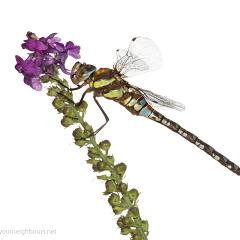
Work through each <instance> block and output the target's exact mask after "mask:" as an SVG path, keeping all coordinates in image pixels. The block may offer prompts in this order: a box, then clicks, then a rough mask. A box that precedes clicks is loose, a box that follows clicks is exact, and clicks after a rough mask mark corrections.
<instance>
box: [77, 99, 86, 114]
mask: <svg viewBox="0 0 240 240" xmlns="http://www.w3.org/2000/svg"><path fill="white" fill-rule="evenodd" d="M87 107H88V104H87V102H86V101H82V102H81V104H80V105H79V106H77V110H78V111H79V112H86V110H87Z"/></svg>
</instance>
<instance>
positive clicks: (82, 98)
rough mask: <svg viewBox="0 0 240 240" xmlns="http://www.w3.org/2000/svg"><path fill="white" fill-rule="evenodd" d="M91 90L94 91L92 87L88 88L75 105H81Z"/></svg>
mask: <svg viewBox="0 0 240 240" xmlns="http://www.w3.org/2000/svg"><path fill="white" fill-rule="evenodd" d="M91 91H92V89H91V88H88V89H87V90H85V91H84V93H83V95H82V97H81V99H80V101H79V102H78V103H76V105H75V106H76V107H79V106H80V105H81V103H82V101H83V100H84V98H85V96H86V94H87V93H89V92H91Z"/></svg>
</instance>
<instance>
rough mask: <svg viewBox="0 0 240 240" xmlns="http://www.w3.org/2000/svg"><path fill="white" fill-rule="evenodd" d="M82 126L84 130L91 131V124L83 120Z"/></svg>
mask: <svg viewBox="0 0 240 240" xmlns="http://www.w3.org/2000/svg"><path fill="white" fill-rule="evenodd" d="M82 125H83V127H84V129H85V130H87V131H89V132H92V131H93V128H92V126H91V125H89V124H88V123H87V122H84V123H83V124H82Z"/></svg>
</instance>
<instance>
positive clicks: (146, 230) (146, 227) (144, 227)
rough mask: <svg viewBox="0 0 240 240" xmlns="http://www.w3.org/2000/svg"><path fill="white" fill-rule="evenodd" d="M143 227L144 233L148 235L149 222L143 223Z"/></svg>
mask: <svg viewBox="0 0 240 240" xmlns="http://www.w3.org/2000/svg"><path fill="white" fill-rule="evenodd" d="M141 226H142V229H143V231H144V232H147V233H148V230H149V224H148V221H142V222H141Z"/></svg>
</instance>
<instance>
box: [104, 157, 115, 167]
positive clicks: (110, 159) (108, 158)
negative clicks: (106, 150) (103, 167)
mask: <svg viewBox="0 0 240 240" xmlns="http://www.w3.org/2000/svg"><path fill="white" fill-rule="evenodd" d="M106 158H107V159H106V161H107V162H108V164H110V165H114V161H115V159H114V157H113V156H107V157H106Z"/></svg>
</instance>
